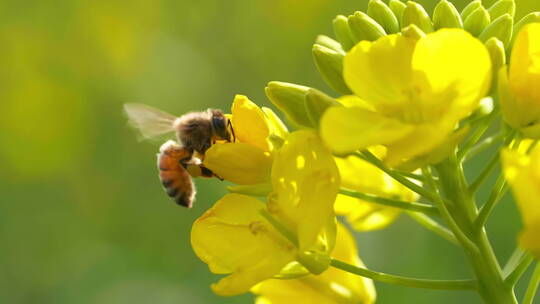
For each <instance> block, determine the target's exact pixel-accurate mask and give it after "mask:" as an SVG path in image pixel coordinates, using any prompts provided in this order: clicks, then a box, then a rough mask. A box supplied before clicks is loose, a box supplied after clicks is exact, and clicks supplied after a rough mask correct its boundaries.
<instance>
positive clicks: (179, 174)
mask: <svg viewBox="0 0 540 304" xmlns="http://www.w3.org/2000/svg"><path fill="white" fill-rule="evenodd" d="M159 151H160V153H159V154H158V168H159V178H160V179H161V183H162V184H163V187H164V188H165V191H166V192H167V195H169V196H170V197H171V198H172V199H173V200H174V201H175V202H176V203H177V204H179V205H181V206H184V207H187V208H191V206H192V205H193V200H194V198H195V186H194V185H193V181H192V180H191V176H190V175H189V173H188V172H187V171H186V169H185V168H184V167H183V166H182V165H181V164H180V160H183V159H189V158H191V152H190V151H189V150H188V149H186V148H183V147H181V146H179V145H178V144H177V143H175V142H174V141H172V140H169V141H167V142H166V143H164V144H163V145H162V146H161V148H160V149H159Z"/></svg>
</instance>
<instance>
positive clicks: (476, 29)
mask: <svg viewBox="0 0 540 304" xmlns="http://www.w3.org/2000/svg"><path fill="white" fill-rule="evenodd" d="M489 22H490V17H489V13H488V12H487V10H486V9H485V8H484V7H483V6H480V7H478V8H477V9H476V10H474V12H472V13H470V14H469V15H468V17H467V18H465V19H464V21H463V28H464V29H465V30H466V31H467V32H469V33H471V34H472V35H473V36H478V35H480V33H482V31H483V30H484V29H485V28H486V27H487V26H488V25H489Z"/></svg>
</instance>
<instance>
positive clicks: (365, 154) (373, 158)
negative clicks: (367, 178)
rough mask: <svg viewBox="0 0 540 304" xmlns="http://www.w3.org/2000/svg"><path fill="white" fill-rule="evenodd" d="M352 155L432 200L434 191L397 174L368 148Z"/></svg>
mask: <svg viewBox="0 0 540 304" xmlns="http://www.w3.org/2000/svg"><path fill="white" fill-rule="evenodd" d="M354 155H356V156H357V157H360V158H362V159H363V160H366V161H368V162H369V163H371V164H372V165H374V166H375V167H377V168H379V169H381V170H382V171H384V172H385V173H386V174H388V175H390V177H392V178H393V179H395V180H396V181H397V182H398V183H400V184H402V185H403V186H405V187H407V188H409V189H411V190H412V191H414V192H416V193H417V194H419V195H421V196H423V197H424V198H425V199H427V200H428V201H433V200H434V198H435V196H436V195H435V194H434V193H432V192H431V191H429V190H427V189H424V188H422V187H421V186H419V185H418V184H416V183H414V182H412V181H411V180H409V179H408V178H406V177H405V176H403V175H401V174H399V173H398V172H396V171H394V170H392V169H390V168H388V167H387V166H386V165H385V164H384V163H383V162H382V161H381V160H380V159H379V158H378V157H377V156H375V155H373V153H371V152H369V151H368V150H365V151H364V152H362V153H356V154H354Z"/></svg>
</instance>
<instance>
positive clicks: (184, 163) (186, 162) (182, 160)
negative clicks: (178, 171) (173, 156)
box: [178, 151, 193, 169]
mask: <svg viewBox="0 0 540 304" xmlns="http://www.w3.org/2000/svg"><path fill="white" fill-rule="evenodd" d="M178 162H179V163H180V165H181V166H182V167H184V169H187V167H188V165H190V164H191V163H192V162H193V151H189V153H188V155H187V156H186V157H184V158H180V159H179V160H178Z"/></svg>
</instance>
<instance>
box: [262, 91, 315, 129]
mask: <svg viewBox="0 0 540 304" xmlns="http://www.w3.org/2000/svg"><path fill="white" fill-rule="evenodd" d="M309 89H310V88H309V87H305V86H301V85H296V84H292V83H287V82H280V81H271V82H269V83H268V86H267V87H266V88H265V89H264V91H265V93H266V96H267V97H268V99H270V101H271V102H272V103H273V104H274V105H275V106H276V107H277V108H278V109H279V110H280V111H281V112H283V113H284V114H285V115H286V116H287V118H288V119H289V120H290V121H291V122H293V123H295V124H297V125H300V126H303V127H312V123H311V120H310V119H309V117H308V116H307V113H306V109H305V106H304V100H305V98H304V96H305V95H306V92H307V91H308V90H309Z"/></svg>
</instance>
